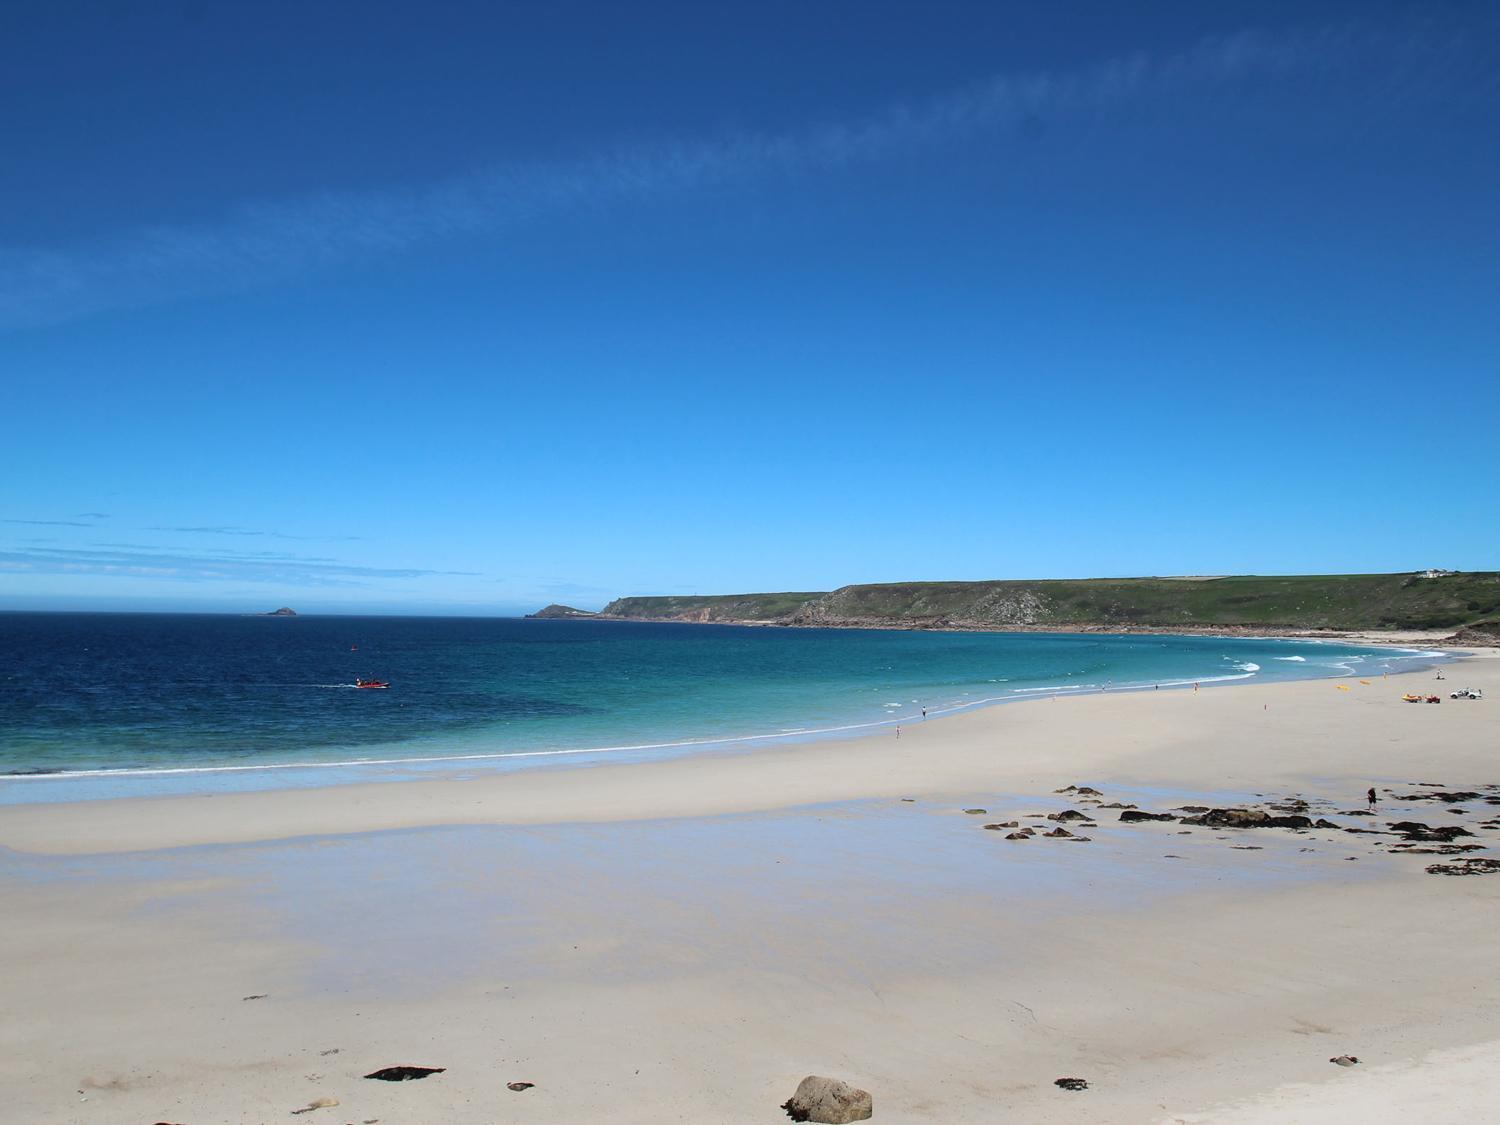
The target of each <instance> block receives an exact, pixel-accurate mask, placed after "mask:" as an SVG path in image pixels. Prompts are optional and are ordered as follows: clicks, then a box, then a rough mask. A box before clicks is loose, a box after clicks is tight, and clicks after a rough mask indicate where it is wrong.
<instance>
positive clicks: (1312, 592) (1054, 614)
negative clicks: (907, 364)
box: [597, 571, 1500, 641]
mask: <svg viewBox="0 0 1500 1125" xmlns="http://www.w3.org/2000/svg"><path fill="white" fill-rule="evenodd" d="M1497 615H1500V572H1495V571H1481V572H1465V573H1449V572H1441V573H1437V574H1436V576H1428V575H1423V574H1413V573H1407V574H1344V575H1288V576H1277V577H1266V576H1260V575H1236V576H1224V577H1185V578H1090V579H1047V580H1039V581H993V582H897V583H881V584H869V585H854V586H843V587H840V588H839V589H837V590H833V591H830V592H827V593H818V592H810V593H768V594H721V595H713V596H703V597H699V596H691V597H683V596H674V597H626V598H617V599H615V600H614V601H612V602H610V603H609V604H608V605H607V606H605V607H604V609H603V610H602V611H600V613H599V614H598V615H597V616H598V617H601V618H607V619H617V620H634V621H691V622H702V623H712V622H717V623H722V624H756V625H785V626H808V627H820V628H885V629H890V628H895V629H1015V630H1031V629H1035V630H1048V631H1081V632H1090V631H1111V632H1123V631H1153V630H1155V631H1164V630H1171V631H1174V632H1193V631H1204V632H1224V631H1231V632H1232V631H1237V630H1242V631H1246V632H1264V631H1268V630H1296V631H1307V630H1330V631H1345V630H1372V631H1395V630H1440V629H1459V628H1465V627H1475V628H1472V629H1470V630H1469V632H1470V633H1471V634H1472V635H1473V636H1474V639H1475V640H1476V641H1477V640H1480V639H1481V638H1482V637H1487V636H1493V635H1494V633H1493V631H1487V630H1486V629H1484V628H1483V627H1482V626H1481V623H1484V622H1486V621H1488V620H1489V619H1491V618H1494V617H1496V616H1497Z"/></svg>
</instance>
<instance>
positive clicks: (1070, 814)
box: [1047, 809, 1089, 821]
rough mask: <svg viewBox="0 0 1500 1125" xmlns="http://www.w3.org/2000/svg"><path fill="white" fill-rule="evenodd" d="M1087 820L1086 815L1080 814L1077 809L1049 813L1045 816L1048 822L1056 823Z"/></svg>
mask: <svg viewBox="0 0 1500 1125" xmlns="http://www.w3.org/2000/svg"><path fill="white" fill-rule="evenodd" d="M1088 818H1089V817H1088V814H1087V813H1081V812H1079V811H1078V810H1077V809H1063V811H1062V812H1055V813H1049V814H1048V815H1047V819H1048V820H1058V821H1070V820H1087V819H1088Z"/></svg>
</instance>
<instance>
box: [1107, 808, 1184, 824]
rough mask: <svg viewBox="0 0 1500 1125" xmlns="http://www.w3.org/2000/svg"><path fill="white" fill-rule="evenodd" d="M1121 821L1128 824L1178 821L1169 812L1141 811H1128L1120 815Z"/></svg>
mask: <svg viewBox="0 0 1500 1125" xmlns="http://www.w3.org/2000/svg"><path fill="white" fill-rule="evenodd" d="M1120 819H1121V820H1122V821H1123V822H1124V823H1126V824H1139V823H1140V822H1141V821H1145V820H1176V819H1177V818H1176V817H1175V816H1173V815H1172V814H1171V813H1167V812H1141V811H1140V810H1139V809H1126V810H1125V811H1124V812H1122V813H1121V814H1120Z"/></svg>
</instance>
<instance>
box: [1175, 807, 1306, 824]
mask: <svg viewBox="0 0 1500 1125" xmlns="http://www.w3.org/2000/svg"><path fill="white" fill-rule="evenodd" d="M1182 823H1183V824H1201V825H1205V826H1207V827H1209V828H1311V827H1312V826H1313V822H1312V821H1311V820H1310V819H1309V818H1308V817H1305V816H1272V815H1271V814H1270V813H1268V812H1262V811H1261V810H1260V809H1209V811H1208V812H1206V813H1204V814H1203V815H1202V816H1185V817H1183V818H1182Z"/></svg>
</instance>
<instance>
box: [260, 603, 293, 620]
mask: <svg viewBox="0 0 1500 1125" xmlns="http://www.w3.org/2000/svg"><path fill="white" fill-rule="evenodd" d="M261 616H262V617H296V616H297V611H296V610H295V609H293V608H292V607H291V606H287V605H284V606H282V607H281V608H280V609H273V610H271V612H270V613H262V614H261Z"/></svg>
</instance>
